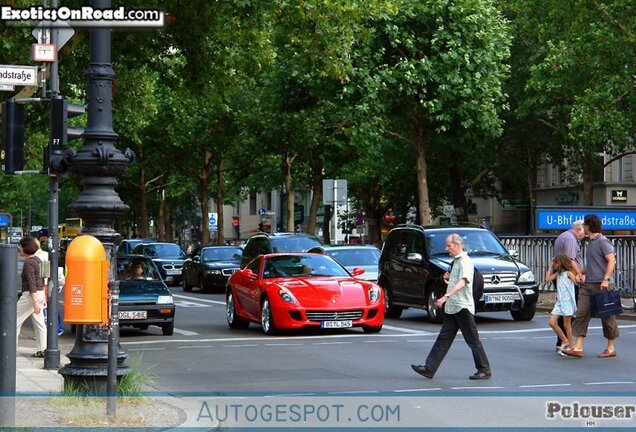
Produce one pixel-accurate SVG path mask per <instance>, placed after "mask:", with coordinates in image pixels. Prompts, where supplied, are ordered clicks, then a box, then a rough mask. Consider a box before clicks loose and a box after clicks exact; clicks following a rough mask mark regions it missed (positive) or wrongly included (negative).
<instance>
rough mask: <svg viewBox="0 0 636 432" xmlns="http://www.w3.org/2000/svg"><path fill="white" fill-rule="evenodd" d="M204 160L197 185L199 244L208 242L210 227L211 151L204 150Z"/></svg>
mask: <svg viewBox="0 0 636 432" xmlns="http://www.w3.org/2000/svg"><path fill="white" fill-rule="evenodd" d="M204 158H205V161H204V163H203V169H202V170H201V172H200V173H199V177H198V187H199V205H200V206H201V225H202V227H201V244H202V245H208V244H210V228H209V220H210V219H209V218H208V210H209V208H210V205H209V195H208V193H209V190H210V163H211V160H212V153H210V152H209V151H206V152H205V155H204Z"/></svg>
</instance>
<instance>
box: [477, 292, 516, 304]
mask: <svg viewBox="0 0 636 432" xmlns="http://www.w3.org/2000/svg"><path fill="white" fill-rule="evenodd" d="M514 301H515V295H514V294H486V295H484V302H485V303H512V302H514Z"/></svg>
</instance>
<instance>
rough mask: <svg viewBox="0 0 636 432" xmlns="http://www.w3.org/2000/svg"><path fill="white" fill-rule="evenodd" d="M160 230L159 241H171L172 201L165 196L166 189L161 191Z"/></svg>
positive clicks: (158, 228) (158, 227)
mask: <svg viewBox="0 0 636 432" xmlns="http://www.w3.org/2000/svg"><path fill="white" fill-rule="evenodd" d="M157 225H158V226H157V230H158V231H159V241H162V242H169V241H171V240H172V233H171V232H170V231H171V230H170V203H169V202H168V200H167V199H166V198H165V193H164V190H163V189H161V191H160V192H159V223H158V224H157Z"/></svg>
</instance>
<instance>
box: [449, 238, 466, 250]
mask: <svg viewBox="0 0 636 432" xmlns="http://www.w3.org/2000/svg"><path fill="white" fill-rule="evenodd" d="M448 238H450V241H451V243H455V244H458V245H460V246H461V247H462V249H464V239H463V238H462V236H460V235H459V234H450V235H449V236H448Z"/></svg>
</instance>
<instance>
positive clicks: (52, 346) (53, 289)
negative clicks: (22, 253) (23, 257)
mask: <svg viewBox="0 0 636 432" xmlns="http://www.w3.org/2000/svg"><path fill="white" fill-rule="evenodd" d="M51 7H52V8H54V9H55V8H57V0H52V1H51ZM50 31H51V43H52V44H53V46H54V47H55V50H56V51H57V42H58V33H57V30H56V29H54V28H51V30H50ZM57 74H58V63H57V59H56V60H55V61H54V62H52V63H51V100H53V99H54V98H56V97H57V96H58V95H59V92H60V83H59V79H58V75H57ZM51 107H53V104H52V103H51ZM52 112H53V110H51V114H52ZM51 118H53V116H52V115H51ZM51 126H52V127H51V133H52V132H53V130H54V128H53V125H51ZM54 138H55V137H53V136H50V137H49V157H50V156H51V154H52V151H53V139H54ZM46 168H48V171H49V261H50V262H51V275H50V278H49V290H48V298H47V316H48V320H47V323H46V350H44V368H45V369H57V368H59V367H60V357H61V356H60V349H59V345H58V342H59V341H58V335H57V315H58V314H57V310H58V305H57V297H58V295H57V294H58V292H57V288H58V262H59V256H60V251H59V249H60V238H59V233H58V225H59V223H58V220H59V205H58V198H59V185H60V180H59V177H58V176H57V174H55V173H52V172H51V169H50V168H49V167H46Z"/></svg>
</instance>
